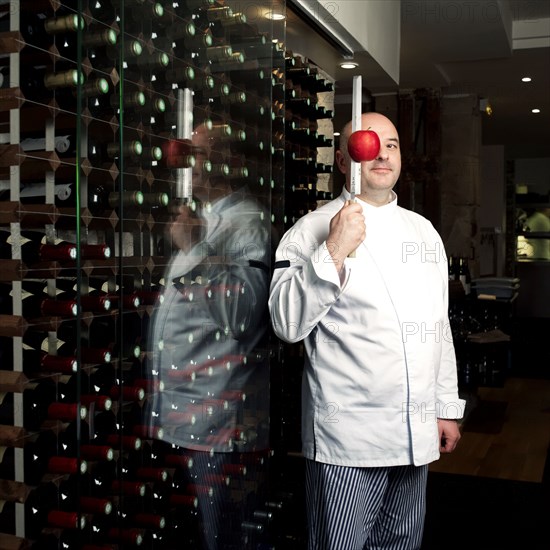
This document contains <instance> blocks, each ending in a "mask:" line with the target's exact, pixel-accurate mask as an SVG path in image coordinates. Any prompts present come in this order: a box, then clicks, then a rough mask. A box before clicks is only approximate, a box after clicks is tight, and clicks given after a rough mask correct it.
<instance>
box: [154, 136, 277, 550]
mask: <svg viewBox="0 0 550 550" xmlns="http://www.w3.org/2000/svg"><path fill="white" fill-rule="evenodd" d="M224 145H225V144H224V143H218V142H215V141H213V140H212V139H211V138H209V136H208V132H207V131H206V129H205V127H204V126H200V127H198V128H197V129H195V131H194V133H193V146H194V152H195V155H196V157H197V163H196V169H195V170H194V172H193V180H192V181H193V197H194V198H195V199H197V201H198V202H199V203H200V206H199V208H198V209H197V212H196V213H193V212H192V211H191V209H190V208H189V207H188V206H187V205H184V206H180V207H179V208H178V209H177V212H176V216H175V218H174V219H173V221H172V223H171V224H170V225H169V239H168V240H169V241H170V242H171V243H172V245H173V248H174V253H173V255H172V257H171V258H170V261H169V263H168V266H167V268H166V271H165V277H164V279H165V283H164V292H163V295H162V297H163V300H162V301H161V302H159V304H158V305H157V307H156V309H155V311H154V314H153V316H152V321H151V327H152V329H151V334H150V337H151V340H152V344H151V347H152V349H154V354H153V357H152V366H151V372H153V373H154V375H155V378H156V380H157V382H159V383H162V386H163V390H162V391H159V392H158V393H156V394H154V397H153V399H152V400H151V402H150V403H149V404H148V406H149V411H148V415H149V421H150V422H151V425H152V428H153V429H154V428H162V429H163V433H164V441H165V442H166V443H168V444H170V445H172V446H174V448H175V449H177V450H179V451H181V452H182V453H183V454H185V455H186V456H187V457H190V458H191V459H192V461H193V467H192V468H191V469H190V470H189V472H188V477H184V479H183V480H181V479H180V480H178V485H179V487H181V489H182V491H183V492H184V493H186V494H193V495H195V494H196V497H197V499H198V511H199V517H200V521H199V531H200V533H199V535H200V536H199V537H198V538H197V539H193V541H192V542H190V541H189V538H186V537H191V536H192V535H194V533H191V532H190V531H191V530H190V528H189V527H188V526H186V525H185V523H184V518H183V517H179V518H175V520H174V521H175V524H176V525H177V524H178V521H181V522H182V523H181V525H182V526H183V529H182V533H181V534H180V535H178V534H177V533H176V531H175V528H174V525H173V526H172V527H173V529H172V531H173V533H172V535H173V536H174V537H175V539H176V540H178V543H179V544H181V545H183V546H186V545H187V546H189V547H193V548H201V549H207V550H215V549H220V548H226V547H227V548H230V547H231V548H233V547H240V546H241V544H242V540H243V539H244V538H246V537H247V536H249V535H247V533H246V532H244V531H242V532H241V527H242V525H243V524H244V525H246V521H250V519H251V518H252V513H253V510H251V509H250V506H251V503H252V500H251V498H250V496H249V495H248V492H247V491H248V490H247V491H245V490H244V489H243V491H242V495H241V497H242V500H240V497H239V498H237V496H236V495H237V494H239V491H238V490H237V488H236V487H237V486H238V483H237V482H238V477H237V480H236V482H235V483H232V485H231V489H232V490H230V487H229V486H227V485H226V482H227V479H229V478H227V476H226V474H227V472H228V471H229V470H231V469H232V467H233V468H234V467H236V466H239V465H240V462H239V461H240V460H241V459H243V460H246V455H247V454H248V453H253V452H260V453H262V452H266V450H267V449H268V445H269V440H268V439H269V437H268V436H269V422H268V418H269V364H268V357H267V354H266V353H265V333H266V331H267V326H268V315H267V297H268V290H269V264H270V258H271V254H270V238H271V227H270V220H269V216H268V214H267V213H266V212H265V209H264V208H263V207H262V206H261V205H260V203H259V202H258V201H256V200H254V198H253V196H252V194H251V192H250V191H249V190H248V189H246V188H244V187H241V188H239V189H234V188H233V187H232V185H231V183H230V181H229V180H228V178H224V177H220V178H214V177H209V178H206V177H203V173H202V170H201V169H200V167H201V166H202V163H203V161H204V160H206V159H208V158H212V156H213V155H214V152H215V151H220V150H222V147H223V146H224ZM159 385H160V384H159ZM170 452H174V451H173V450H171V451H170ZM245 464H246V462H245ZM251 464H252V462H251ZM263 476H264V472H263V471H262V470H261V468H260V467H259V468H257V469H256V470H254V468H253V467H252V466H251V465H250V464H249V465H248V472H247V482H248V483H249V484H251V483H253V482H254V483H257V484H258V486H259V485H260V484H262V483H263ZM186 486H187V488H186ZM243 486H244V484H243ZM246 499H248V500H246ZM245 502H246V505H245ZM180 536H181V538H178V537H180Z"/></svg>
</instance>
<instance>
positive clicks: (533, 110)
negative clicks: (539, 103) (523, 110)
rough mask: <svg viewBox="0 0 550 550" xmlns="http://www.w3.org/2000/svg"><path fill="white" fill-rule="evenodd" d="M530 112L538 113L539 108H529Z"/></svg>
mask: <svg viewBox="0 0 550 550" xmlns="http://www.w3.org/2000/svg"><path fill="white" fill-rule="evenodd" d="M531 112H532V113H535V114H538V113H540V109H531Z"/></svg>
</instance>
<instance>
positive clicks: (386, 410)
mask: <svg viewBox="0 0 550 550" xmlns="http://www.w3.org/2000/svg"><path fill="white" fill-rule="evenodd" d="M362 128H363V129H371V130H374V131H375V132H377V133H378V136H379V138H380V142H381V147H380V151H379V153H378V155H377V157H376V158H375V159H374V160H372V161H369V162H363V163H362V176H361V191H360V193H358V195H357V197H356V198H357V199H358V200H357V201H356V202H353V201H350V193H349V184H350V172H351V160H350V157H349V154H348V151H347V142H348V138H349V136H350V135H351V123H348V124H347V126H346V127H345V128H344V129H343V131H342V135H341V138H340V148H339V150H338V151H337V152H336V164H337V165H338V168H339V169H340V170H341V171H342V172H343V173H344V174H345V176H346V184H345V189H344V190H343V191H342V194H341V195H340V197H338V198H337V199H335V200H334V201H331V202H330V203H328V204H326V205H324V206H322V207H320V208H318V209H317V210H315V211H314V212H311V213H310V214H307V215H306V216H304V217H303V218H301V219H300V220H298V222H297V223H296V224H295V225H294V226H293V227H292V228H291V229H290V230H289V231H288V232H287V233H286V234H285V235H284V236H283V238H282V240H281V242H280V243H279V246H278V248H277V253H276V258H275V259H276V262H275V270H274V276H273V279H272V282H271V289H270V299H269V309H270V314H271V319H272V324H273V327H274V331H275V333H276V334H277V335H278V336H279V337H280V338H281V339H283V340H285V341H287V342H298V341H300V340H304V346H305V352H306V362H305V369H304V377H303V386H302V450H303V454H304V456H305V458H306V500H307V512H308V529H309V535H308V538H309V540H308V547H309V549H316V550H329V549H330V550H354V549H358V550H360V549H363V548H365V549H375V548H376V549H377V550H398V549H399V550H412V549H418V548H420V544H421V540H422V531H423V525H424V516H425V489H426V480H427V470H428V464H429V463H430V462H432V461H434V460H436V459H438V458H439V456H440V452H444V453H448V452H451V451H453V449H454V448H455V446H456V444H457V442H458V440H459V439H460V432H459V427H458V425H457V423H456V419H458V418H461V417H462V414H463V409H464V402H463V400H461V399H459V397H458V389H457V373H456V360H455V353H454V348H453V343H452V338H451V334H450V329H449V322H448V317H447V307H448V305H447V303H448V274H447V259H446V257H445V253H444V248H443V243H442V242H441V238H440V237H439V235H438V233H437V232H436V231H435V229H434V228H433V226H432V225H431V223H430V222H429V221H427V220H426V219H425V218H423V217H421V216H420V215H418V214H416V213H414V212H410V211H408V210H405V209H403V208H401V207H399V206H398V205H397V196H396V194H395V193H394V192H393V190H392V189H393V187H394V185H395V184H396V182H397V179H398V177H399V173H400V170H401V155H400V149H399V138H398V134H397V130H396V129H395V127H394V125H393V124H392V123H391V121H390V120H388V119H387V118H386V117H384V116H383V115H381V114H378V113H367V114H364V115H363V116H362ZM353 251H355V257H349V256H350V253H351V252H353Z"/></svg>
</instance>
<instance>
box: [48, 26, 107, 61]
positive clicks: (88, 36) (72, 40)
mask: <svg viewBox="0 0 550 550" xmlns="http://www.w3.org/2000/svg"><path fill="white" fill-rule="evenodd" d="M80 40H81V42H80V46H81V48H83V50H87V49H88V48H90V49H91V50H92V51H94V50H95V49H101V48H103V47H108V46H110V47H115V46H116V43H117V40H118V35H117V32H116V31H115V30H114V29H113V28H111V27H105V26H104V25H94V26H91V27H89V28H88V29H86V32H84V33H82V34H81V38H80ZM56 47H57V50H58V52H59V55H61V57H63V58H65V59H69V60H73V61H76V53H77V51H78V35H77V33H76V32H73V33H67V34H66V35H64V36H62V37H60V39H57V40H56ZM86 53H87V52H86V51H83V53H82V57H84V56H85V54H86ZM96 68H99V67H96Z"/></svg>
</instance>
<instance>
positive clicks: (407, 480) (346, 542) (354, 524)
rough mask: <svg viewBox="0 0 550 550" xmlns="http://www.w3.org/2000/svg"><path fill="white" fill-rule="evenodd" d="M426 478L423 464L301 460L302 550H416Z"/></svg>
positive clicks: (423, 512)
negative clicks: (305, 523)
mask: <svg viewBox="0 0 550 550" xmlns="http://www.w3.org/2000/svg"><path fill="white" fill-rule="evenodd" d="M427 479H428V466H391V467H380V468H356V467H347V466H335V465H333V464H323V463H321V462H315V461H313V460H306V507H307V518H308V550H418V549H419V548H420V545H421V543H422V533H423V528H424V518H425V515H426V483H427Z"/></svg>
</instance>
